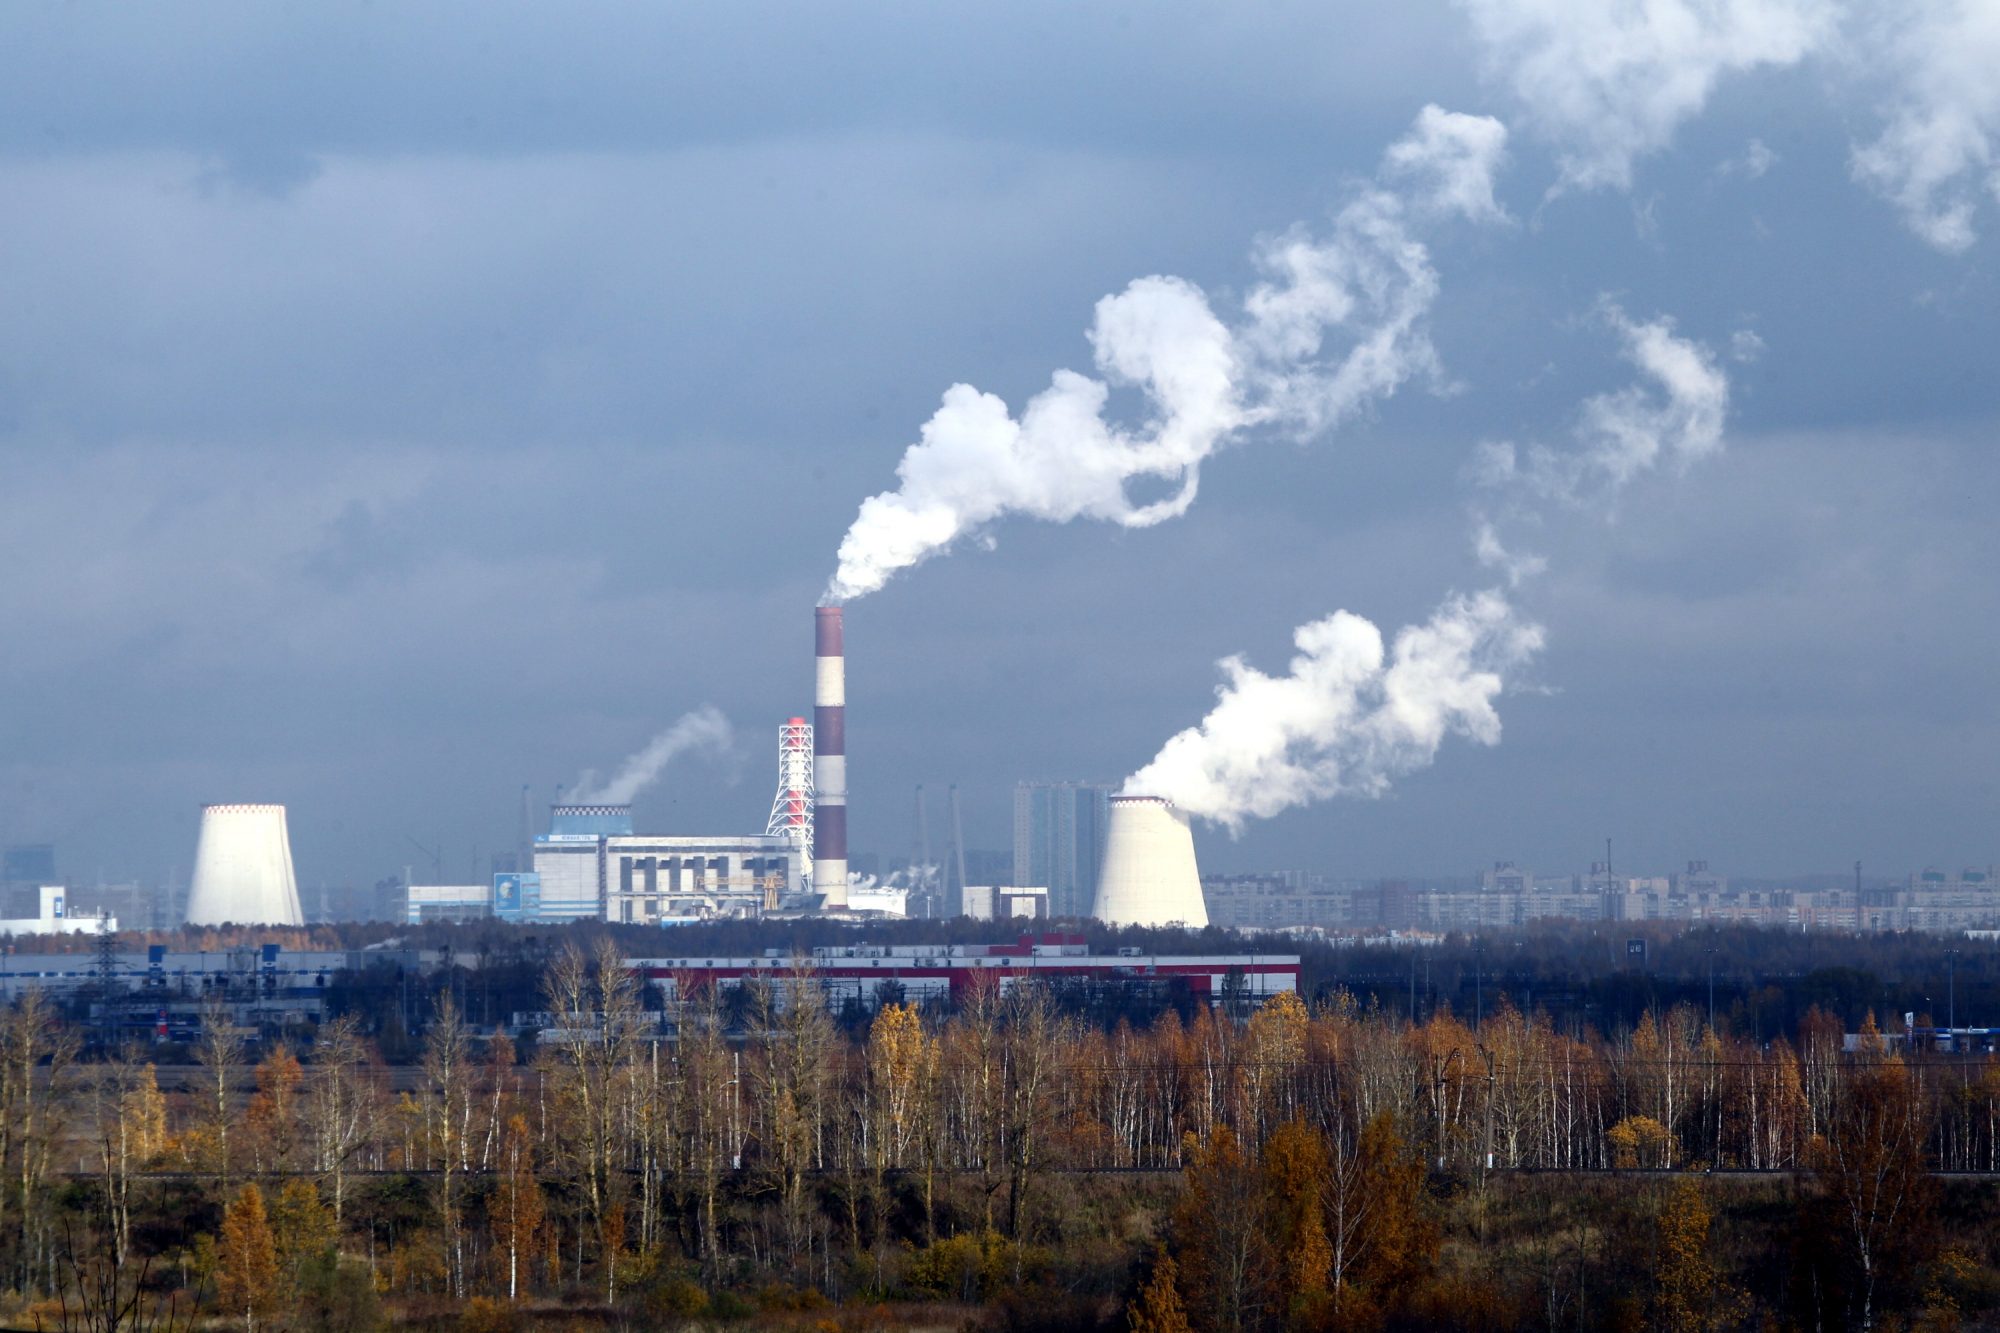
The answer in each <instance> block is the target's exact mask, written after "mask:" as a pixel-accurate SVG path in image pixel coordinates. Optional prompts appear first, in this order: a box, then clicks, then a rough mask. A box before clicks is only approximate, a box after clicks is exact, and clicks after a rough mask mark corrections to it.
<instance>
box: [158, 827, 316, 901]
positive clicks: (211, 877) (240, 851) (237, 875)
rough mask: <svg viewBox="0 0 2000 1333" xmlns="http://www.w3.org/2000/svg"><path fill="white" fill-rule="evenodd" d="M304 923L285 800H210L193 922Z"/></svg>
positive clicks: (191, 896) (199, 848)
mask: <svg viewBox="0 0 2000 1333" xmlns="http://www.w3.org/2000/svg"><path fill="white" fill-rule="evenodd" d="M225 921H234V922H238V923H241V924H245V925H250V924H255V925H264V926H302V925H304V924H305V914H304V913H302V912H300V911H299V885H298V881H297V880H296V879H294V878H293V877H292V840H291V835H290V834H289V833H288V832H287V831H286V829H285V807H284V806H282V805H204V806H203V807H202V808H201V841H200V842H198V843H197V844H196V845H195V850H194V882H193V883H192V884H191V885H190V886H189V888H188V903H187V922H188V924H189V925H191V926H218V925H221V924H222V923H223V922H225Z"/></svg>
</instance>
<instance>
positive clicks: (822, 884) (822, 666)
mask: <svg viewBox="0 0 2000 1333" xmlns="http://www.w3.org/2000/svg"><path fill="white" fill-rule="evenodd" d="M813 667H814V673H813V849H812V856H813V892H815V893H818V894H823V895H825V896H824V898H823V899H822V902H823V903H824V905H825V906H827V907H830V908H839V907H846V906H847V657H846V655H845V653H844V651H843V650H842V647H841V641H840V608H839V607H837V606H822V607H819V608H817V609H816V610H815V611H814V612H813Z"/></svg>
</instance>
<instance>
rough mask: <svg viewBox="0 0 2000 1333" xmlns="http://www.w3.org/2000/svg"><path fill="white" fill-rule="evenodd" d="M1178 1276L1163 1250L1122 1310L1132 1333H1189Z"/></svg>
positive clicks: (1172, 1263) (1177, 1270)
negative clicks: (1150, 1273)
mask: <svg viewBox="0 0 2000 1333" xmlns="http://www.w3.org/2000/svg"><path fill="white" fill-rule="evenodd" d="M1179 1276H1180V1270H1179V1268H1178V1267H1177V1266H1176V1265H1175V1263H1174V1257H1173V1256H1172V1255H1171V1254H1168V1253H1167V1252H1166V1250H1165V1249H1164V1248H1162V1249H1161V1250H1160V1252H1159V1253H1158V1254H1157V1255H1155V1256H1154V1258H1153V1272H1152V1276H1150V1277H1148V1278H1147V1279H1146V1285H1145V1286H1143V1287H1141V1288H1139V1294H1138V1295H1137V1296H1135V1297H1133V1298H1132V1303H1131V1304H1130V1305H1128V1306H1126V1307H1125V1321H1126V1323H1127V1324H1128V1325H1129V1326H1130V1327H1131V1330H1132V1333H1190V1330H1191V1326H1190V1325H1189V1323H1188V1317H1187V1307H1186V1306H1185V1305H1184V1304H1182V1302H1181V1292H1180V1287H1179V1285H1178V1282H1179Z"/></svg>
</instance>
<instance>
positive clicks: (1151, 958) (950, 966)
mask: <svg viewBox="0 0 2000 1333" xmlns="http://www.w3.org/2000/svg"><path fill="white" fill-rule="evenodd" d="M802 964H803V966H802ZM625 965H626V966H627V967H629V968H631V969H632V970H633V971H635V972H636V973H638V974H639V976H640V977H641V978H643V979H645V980H646V981H649V982H651V983H652V984H654V985H656V986H658V987H660V989H661V991H662V992H663V994H664V995H665V996H666V997H667V998H668V999H669V1000H671V999H674V998H676V997H677V996H678V995H679V994H680V992H681V990H682V988H684V987H687V988H693V987H697V986H710V987H716V988H720V989H733V988H736V987H740V986H743V985H745V984H764V985H768V986H770V987H772V988H773V989H774V990H775V991H777V992H779V998H780V1000H781V1002H782V1001H785V1000H787V999H789V998H792V997H790V996H789V994H788V992H789V990H790V989H792V988H794V987H797V986H803V985H809V986H812V987H814V988H816V989H817V990H819V991H820V992H822V993H823V995H824V997H825V1001H826V1003H827V1004H828V1005H830V1006H832V1007H835V1008H839V1007H842V1006H844V1005H848V1004H858V1005H860V1006H862V1007H864V1008H874V1007H876V1006H877V1005H878V1004H880V1003H881V1002H882V1001H883V1000H884V998H885V997H894V998H897V999H900V1000H903V1001H907V1002H910V1003H918V1004H921V1003H925V1002H938V1003H945V1002H953V1001H956V1000H958V999H960V998H962V997H963V996H964V995H965V994H966V992H967V991H968V990H970V989H971V988H973V987H975V986H979V985H987V984H990V985H993V986H995V987H997V988H998V989H999V991H1000V992H1001V993H1002V994H1005V993H1006V992H1007V991H1009V990H1011V989H1012V988H1013V987H1014V986H1016V985H1018V984H1020V983H1021V982H1024V981H1046V982H1051V983H1055V984H1063V983H1084V984H1093V985H1111V986H1120V985H1122V986H1140V985H1148V986H1157V985H1161V984H1170V985H1184V986H1185V987H1186V988H1187V989H1188V991H1189V992H1190V993H1191V994H1192V995H1193V996H1194V997H1195V998H1196V999H1199V1000H1204V1001H1209V1002H1216V1001H1219V1000H1221V999H1223V998H1224V997H1225V996H1230V995H1232V994H1233V995H1234V996H1236V997H1238V998H1240V1000H1241V1001H1242V1002H1243V1003H1244V1004H1246V1005H1249V1006H1252V1007H1254V1006H1258V1005H1262V1004H1264V1003H1266V1002H1267V1001H1269V1000H1270V999H1271V998H1272V997H1274V996H1277V995H1280V994H1283V993H1286V992H1294V993H1295V992H1297V990H1298V988H1299V956H1298V955H1297V954H1245V955H1221V954H1218V955H1200V954H1172V955H1168V954H1159V955H1154V954H1141V953H1140V952H1138V951H1137V950H1124V951H1121V952H1119V953H1116V954H1093V953H1091V952H1090V948H1089V946H1088V945H1087V944H1085V943H1084V939H1083V936H1081V935H1042V936H1039V937H1036V936H1032V935H1023V936H1021V937H1020V939H1019V940H1017V941H1016V942H1015V943H1012V944H951V945H944V944H916V945H894V946H891V945H853V946H847V947H835V948H821V949H815V950H813V951H812V953H811V955H810V956H809V957H806V958H802V959H798V960H794V959H793V958H792V957H791V956H789V955H787V954H784V953H781V952H780V951H778V950H771V951H769V952H768V953H766V954H765V955H764V956H763V957H760V958H628V959H626V960H625Z"/></svg>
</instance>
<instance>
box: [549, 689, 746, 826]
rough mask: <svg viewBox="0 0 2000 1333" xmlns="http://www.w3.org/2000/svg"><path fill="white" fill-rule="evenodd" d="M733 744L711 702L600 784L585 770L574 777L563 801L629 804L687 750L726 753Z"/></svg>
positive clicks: (731, 734)
mask: <svg viewBox="0 0 2000 1333" xmlns="http://www.w3.org/2000/svg"><path fill="white" fill-rule="evenodd" d="M734 745H735V733H734V731H732V730H731V728H730V726H729V719H728V718H726V717H724V716H723V715H722V712H721V710H720V709H718V708H716V707H715V706H714V705H712V704H710V705H705V706H703V707H701V708H697V709H695V710H694V711H693V712H691V713H686V714H683V715H682V716H681V718H680V720H679V721H677V722H675V723H674V724H673V725H672V726H671V727H668V728H667V729H666V730H665V731H663V732H661V733H660V734H659V735H657V736H655V737H653V739H652V740H651V741H649V742H647V744H646V748H645V749H643V750H641V751H639V752H638V753H637V754H635V755H633V756H632V757H631V758H629V759H627V760H626V761H625V762H624V763H623V764H621V765H620V766H619V768H618V773H617V775H616V776H615V777H613V778H612V779H611V780H610V781H609V782H605V783H601V784H600V783H599V782H598V781H597V774H595V773H591V772H586V773H584V774H583V775H582V776H580V777H579V778H577V780H576V785H575V787H574V789H573V790H571V791H569V792H567V793H565V794H564V796H563V800H564V801H566V802H571V803H574V804H577V805H629V804H631V802H632V798H633V797H635V796H637V795H638V794H639V793H640V792H642V791H644V790H646V788H648V787H650V786H652V785H653V784H654V783H655V782H657V781H658V780H659V777H660V774H662V773H664V772H665V771H666V769H667V765H668V764H670V763H672V762H673V761H674V760H675V759H676V758H677V757H679V756H680V755H682V754H685V753H687V752H688V751H689V750H696V749H709V750H714V751H715V752H717V753H718V754H720V753H726V752H727V751H728V750H729V749H731V748H732V747H733V746H734Z"/></svg>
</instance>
